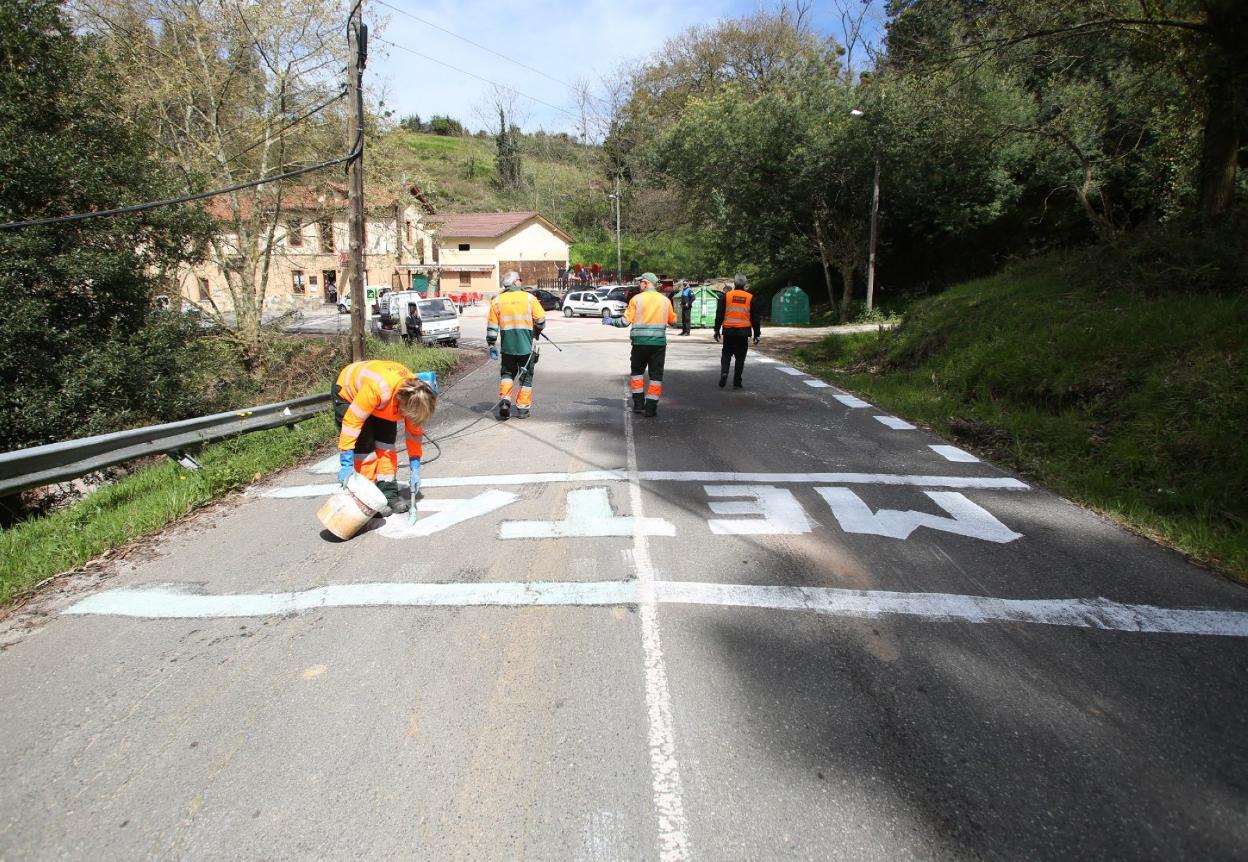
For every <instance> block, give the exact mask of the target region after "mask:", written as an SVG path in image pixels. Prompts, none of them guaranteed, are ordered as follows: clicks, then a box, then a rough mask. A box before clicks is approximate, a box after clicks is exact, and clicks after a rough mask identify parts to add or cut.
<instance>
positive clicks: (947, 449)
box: [927, 446, 979, 464]
mask: <svg viewBox="0 0 1248 862" xmlns="http://www.w3.org/2000/svg"><path fill="white" fill-rule="evenodd" d="M927 448H928V449H931V450H932V451H933V452H935V453H936V454H937V455H939V456H940V457H942V458H944V459H945V460H946V461H959V462H961V463H963V464H973V463H976V462H978V461H979V459H978V458H976V457H975V456H974V455H972V454H971V453H970V452H963V451H962V450H961V449H959V448H958V447H957V446H928V447H927Z"/></svg>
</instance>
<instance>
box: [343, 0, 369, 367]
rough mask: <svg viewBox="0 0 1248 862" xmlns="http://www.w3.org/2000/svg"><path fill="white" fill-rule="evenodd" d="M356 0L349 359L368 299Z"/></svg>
mask: <svg viewBox="0 0 1248 862" xmlns="http://www.w3.org/2000/svg"><path fill="white" fill-rule="evenodd" d="M363 5H364V0H358V2H357V3H356V4H355V6H354V7H353V8H352V10H351V20H350V21H349V22H348V23H347V100H348V101H349V102H350V103H351V123H350V133H349V141H348V146H349V147H350V148H351V150H354V151H355V158H353V159H352V160H351V161H350V162H348V163H347V203H348V206H349V208H350V215H349V217H348V222H347V225H348V232H349V234H350V243H351V246H350V249H351V251H350V258H349V260H348V262H347V277H348V279H349V280H350V283H351V360H352V361H353V362H359V361H360V360H362V359H364V312H365V310H366V308H365V306H366V305H367V303H368V296H367V291H366V290H365V288H366V286H367V284H366V282H367V280H366V279H365V277H364V248H365V243H364V91H363V88H362V87H361V86H360V77H361V75H362V74H363V72H364V63H365V61H366V60H367V58H368V28H366V27H365V26H364V23H363V11H362V9H361V7H362V6H363Z"/></svg>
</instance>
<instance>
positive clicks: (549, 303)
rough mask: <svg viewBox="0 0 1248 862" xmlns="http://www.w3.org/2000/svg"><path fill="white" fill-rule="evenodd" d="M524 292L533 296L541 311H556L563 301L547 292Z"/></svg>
mask: <svg viewBox="0 0 1248 862" xmlns="http://www.w3.org/2000/svg"><path fill="white" fill-rule="evenodd" d="M526 292H527V293H531V294H532V295H533V297H534V298H535V299H536V300H537V301H538V303H539V304H540V305H541V306H542V310H543V311H558V310H559V305H560V303H561V302H562V301H563V300H561V299H560V298H559V297H558V296H557V295H555V294H553V293H551V292H550V291H549V290H537V289H530V290H528V291H526Z"/></svg>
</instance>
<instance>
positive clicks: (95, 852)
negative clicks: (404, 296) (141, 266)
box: [0, 313, 1248, 860]
mask: <svg viewBox="0 0 1248 862" xmlns="http://www.w3.org/2000/svg"><path fill="white" fill-rule="evenodd" d="M465 325H466V327H467V328H468V330H467V332H466V334H469V335H472V334H474V332H473V330H472V327H482V325H483V324H482V321H481V319H480V314H479V313H477V314H473V313H470V314H469V316H468V319H467V320H466V322H465ZM549 333H550V335H551V336H552V337H553V338H555V339H556V341H558V342H559V343H560V344H561V346H563V348H564V352H563V353H557V352H556V351H555V350H553V349H552V348H550V347H546V348H545V349H544V351H543V354H542V359H541V362H540V364H539V366H538V370H537V389H536V398H535V409H534V416H533V417H532V418H531V419H528V420H524V421H521V420H514V419H513V420H512V421H509V422H506V423H500V422H497V421H496V420H495V419H494V418H493V417H492V415H491V413H490V410H491V408H492V407H493V404H494V399H495V392H496V386H497V378H496V374H497V371H496V369H497V366H496V365H493V364H486V365H484V366H482V367H481V368H479V369H477V370H476V371H473V372H472V373H471V374H469V375H467V376H466V377H464V378H463V379H461V380H460V381H459V382H458V383H457V384H456V385H455V386H454V387H453V388H451V389H449V390H448V391H446V392H445V393H444V394H443V397H442V399H441V407H440V409H439V412H438V415H437V417H436V419H435V420H434V421H433V422H432V423H431V425H430V427H429V432H430V434H431V436H432V437H433V438H435V439H436V441H437V442H438V445H439V446H440V449H441V455H440V457H437V459H436V460H431V461H430V463H428V465H427V466H426V469H425V477H426V489H425V499H424V501H422V509H423V510H424V511H423V512H422V515H421V518H420V520H419V522H418V524H417V526H416V527H415V528H408V527H406V520H405V516H398V517H397V519H396V520H395V521H394V522H393V523H389V524H387V523H383V522H382V521H381V520H380V519H376V520H375V521H374V523H373V524H372V525H371V529H370V530H369V532H367V533H366V534H364V535H361V536H359V537H357V538H356V539H354V540H352V541H351V542H348V543H341V542H337V541H334V540H332V539H331V538H329V537H328V536H327V535H326V534H324V533H323V532H322V531H321V529H320V526H319V524H318V523H317V522H316V519H315V512H316V510H317V508H318V507H319V505H320V503H321V501H322V499H323V497H324V491H325V488H324V487H323V486H324V485H326V483H332V480H333V476H332V475H329V474H327V473H326V472H325V471H326V469H327V468H326V467H325V466H324V465H323V464H320V463H318V464H309V465H307V467H305V468H303V469H298V470H292V471H289V472H287V473H284V474H282V475H280V476H277V477H274V478H273V479H272V480H270V481H267V482H265V483H264V484H262V485H259V486H257V487H256V488H254V489H252V491H251V492H250V493H249V495H248V496H247V497H246V498H245V499H244V500H242V501H241V502H239V503H237V504H235V505H229V506H222V507H219V508H217V509H215V510H213V511H211V512H208V513H205V514H203V515H201V516H199V517H197V518H195V519H193V520H191V521H190V522H188V523H186V524H184V525H183V526H181V527H179V528H177V529H176V530H173V531H171V532H170V533H169V534H168V535H166V536H165V537H162V538H161V539H160V540H159V541H158V542H156V543H155V544H154V545H153V547H152V548H151V549H150V551H149V552H148V553H146V554H143V555H142V557H141V558H140V559H131V560H130V561H128V562H127V563H125V564H124V565H122V566H120V567H119V570H118V571H117V572H116V574H115V575H114V576H112V577H109V578H106V579H96V580H91V581H89V582H87V583H88V584H89V585H86V586H83V585H81V582H80V585H79V586H74V585H72V584H71V585H69V586H63V587H61V592H59V593H57V594H54V595H51V596H49V597H47V598H46V599H45V600H44V601H43V602H42V603H41V604H37V605H36V610H37V613H38V614H40V616H39V617H38V618H37V619H35V620H34V621H33V622H32V620H31V615H30V614H27V615H26V617H25V619H26V624H28V625H33V628H31V630H30V631H28V632H26V633H24V634H22V635H21V636H20V637H12V638H11V640H12V641H13V642H12V643H11V645H10V646H9V647H8V648H7V649H6V650H4V651H3V652H0V722H2V726H3V728H4V731H3V733H0V764H2V767H0V768H2V769H3V781H0V858H5V859H22V858H138V857H166V858H167V857H179V858H209V859H216V858H221V859H224V858H231V859H233V858H244V857H245V858H276V859H282V858H306V857H316V858H341V857H353V858H362V857H364V858H426V859H441V858H453V859H498V858H506V859H514V858H531V859H553V858H558V859H564V858H567V859H589V860H606V859H649V858H656V857H661V858H669V859H681V858H690V859H762V858H777V857H794V858H806V859H828V858H844V859H889V860H891V859H899V858H921V859H976V858H990V859H1001V858H1027V859H1070V858H1118V859H1148V858H1151V859H1184V858H1190V859H1234V858H1239V859H1242V858H1245V856H1246V855H1248V742H1246V741H1245V736H1244V732H1243V716H1244V715H1245V714H1248V686H1245V684H1244V681H1245V679H1248V591H1245V590H1244V589H1242V588H1239V587H1236V586H1234V585H1232V584H1230V583H1228V582H1226V581H1224V580H1221V579H1219V578H1218V577H1216V576H1214V575H1211V574H1209V573H1208V572H1205V571H1203V570H1201V569H1199V568H1197V567H1195V566H1192V565H1190V564H1188V563H1186V562H1185V561H1184V560H1183V559H1182V558H1180V557H1179V556H1178V555H1176V554H1173V553H1171V552H1168V551H1166V550H1163V549H1161V548H1158V547H1156V546H1154V545H1152V544H1151V543H1149V542H1147V541H1145V540H1143V539H1140V538H1138V537H1135V536H1132V535H1129V534H1127V533H1125V532H1124V531H1122V530H1120V529H1117V528H1116V527H1114V526H1112V525H1111V524H1109V523H1107V522H1106V521H1104V520H1102V519H1101V518H1099V517H1096V516H1094V515H1091V514H1089V513H1087V512H1085V511H1083V510H1081V509H1079V508H1078V507H1076V506H1074V505H1072V504H1071V503H1069V502H1066V501H1064V500H1062V499H1060V498H1058V497H1055V496H1053V495H1051V494H1049V493H1047V492H1045V491H1043V490H1041V489H1037V488H1035V487H1032V486H1030V485H1029V484H1028V483H1025V482H1023V481H1021V480H1019V479H1017V478H1016V477H1013V476H1011V475H1009V474H1006V473H1003V472H1002V471H1000V470H998V469H996V468H994V467H992V466H991V465H988V464H984V463H980V462H976V461H973V460H965V459H966V457H967V456H965V455H960V454H959V453H958V452H957V451H956V450H942V451H937V450H934V449H932V448H931V447H932V446H942V445H945V444H944V441H941V440H939V439H937V438H935V437H933V436H932V435H930V434H928V433H927V432H925V431H923V430H918V429H912V428H905V427H889V426H890V425H894V426H895V425H904V423H899V422H896V421H891V420H892V418H891V417H887V415H886V414H885V413H884V412H883V411H881V410H878V409H875V408H873V407H871V406H870V405H866V404H864V403H862V402H857V401H856V400H855V399H852V398H848V397H846V396H845V394H844V393H841V392H839V391H838V390H836V389H835V388H832V387H826V386H816V385H812V381H810V379H809V378H806V377H805V376H804V375H802V374H800V373H796V372H794V371H793V370H792V369H789V370H785V368H784V367H783V366H782V365H781V364H779V363H777V362H774V361H772V362H770V363H765V362H763V361H762V360H761V358H760V357H759V356H758V354H757V353H753V352H752V353H751V362H750V365H749V367H748V369H747V374H746V388H745V389H744V390H742V391H739V392H738V391H733V390H732V389H727V390H720V389H719V388H717V387H716V385H715V381H716V377H717V368H716V363H717V357H718V348H717V346H716V345H714V344H712V343H711V342H710V338H709V334H707V333H700V334H697V335H695V336H694V337H691V338H687V339H686V338H679V337H673V338H672V339H671V347H669V353H668V361H667V379H666V381H665V387H666V392H665V396H664V399H663V402H662V406H661V408H660V415H659V417H658V418H657V419H644V418H642V417H640V416H638V417H634V416H633V415H632V414H630V413H628V412H627V411H626V409H625V405H626V401H625V394H626V388H627V371H628V368H627V355H628V343H627V333H626V332H625V331H621V330H608V329H603V328H602V327H600V326H599V325H598V323H597V322H596V321H593V320H574V321H568V320H563V319H555V320H553V321H552V324H551V326H550V328H549ZM764 335H766V333H765V332H764ZM881 416H882V417H885V419H887V420H890V421H889V424H885V422H883V421H881V420H880V419H878V418H876V417H881ZM429 452H430V454H432V452H433V447H429ZM942 452H943V454H942ZM949 458H954V459H959V460H949ZM328 469H332V467H330V468H328ZM10 634H12V632H11V631H10Z"/></svg>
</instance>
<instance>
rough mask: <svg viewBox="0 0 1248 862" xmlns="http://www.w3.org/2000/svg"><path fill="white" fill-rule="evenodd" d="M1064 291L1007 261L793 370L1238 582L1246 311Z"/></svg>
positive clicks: (1244, 525)
mask: <svg viewBox="0 0 1248 862" xmlns="http://www.w3.org/2000/svg"><path fill="white" fill-rule="evenodd" d="M1078 283H1079V279H1078V275H1077V273H1073V272H1071V271H1070V269H1069V268H1068V264H1066V263H1065V262H1064V261H1063V260H1062V259H1059V258H1051V259H1048V260H1046V261H1043V262H1039V263H1035V264H1031V265H1029V266H1027V267H1018V268H1015V269H1012V270H1009V271H1006V272H1004V273H1001V274H998V275H996V276H993V277H990V278H985V279H980V280H977V281H972V282H968V283H966V284H962V285H958V286H957V287H954V288H952V289H950V290H948V291H946V292H945V293H943V294H941V295H940V296H937V297H933V298H931V299H928V300H924V301H922V302H920V303H917V304H916V305H915V306H914V307H913V308H912V309H911V310H910V312H909V314H908V315H907V317H906V319H905V321H904V322H903V323H902V325H901V326H900V327H898V328H897V329H894V330H890V331H886V332H883V333H877V332H868V333H859V334H854V335H848V336H830V337H829V338H827V339H825V340H824V341H822V342H820V343H819V344H817V345H812V346H810V347H806V348H803V349H801V350H799V351H798V352H797V354H796V357H795V361H796V362H797V363H798V364H799V365H802V366H803V367H805V368H806V369H807V370H809V371H811V372H812V373H814V374H817V375H819V376H821V377H824V378H825V379H829V380H833V381H834V382H835V383H836V384H837V385H839V386H843V387H844V388H846V389H849V390H852V391H855V392H857V393H859V394H861V395H862V396H863V397H866V398H870V399H871V400H872V401H874V402H875V403H876V404H879V405H880V406H881V407H884V408H887V409H888V410H890V411H892V412H894V413H896V414H898V415H900V416H903V417H905V418H907V419H911V420H917V421H919V422H921V423H923V424H926V425H928V426H929V427H931V428H932V429H933V430H935V431H936V432H938V433H940V434H942V435H946V436H949V437H953V438H955V439H957V440H958V441H959V442H961V443H963V444H965V445H967V446H968V447H969V448H973V449H976V450H978V451H979V452H981V453H982V454H984V455H986V456H988V457H990V458H992V459H993V460H995V461H997V462H998V463H1001V464H1003V465H1006V466H1008V467H1010V468H1011V469H1014V470H1016V471H1018V472H1019V473H1022V474H1024V475H1026V476H1028V477H1030V478H1032V479H1034V480H1035V481H1037V482H1039V483H1041V484H1043V485H1045V486H1047V487H1049V488H1051V489H1053V490H1054V491H1056V492H1057V493H1059V494H1062V495H1064V496H1067V497H1070V498H1071V499H1073V500H1076V501H1078V502H1080V503H1083V504H1085V505H1088V506H1090V507H1092V508H1094V509H1097V510H1099V511H1102V512H1104V513H1106V514H1108V515H1110V516H1111V517H1113V518H1115V519H1117V520H1118V521H1120V522H1121V523H1123V524H1126V525H1128V526H1130V527H1132V528H1133V529H1135V530H1137V531H1139V532H1141V533H1144V534H1145V535H1148V536H1151V537H1153V538H1156V539H1159V540H1161V541H1163V542H1165V543H1167V544H1170V545H1172V546H1174V547H1176V548H1179V549H1180V550H1183V551H1184V552H1186V553H1188V554H1190V555H1191V556H1193V557H1195V558H1196V559H1198V560H1201V561H1202V562H1205V563H1206V564H1208V565H1210V566H1212V567H1214V568H1216V569H1219V570H1221V571H1222V572H1224V573H1226V574H1228V575H1230V576H1231V577H1233V578H1235V579H1237V580H1239V581H1242V582H1245V583H1248V492H1246V491H1245V489H1248V447H1246V446H1245V445H1244V443H1243V429H1244V428H1245V427H1248V342H1246V341H1245V339H1244V337H1243V333H1244V332H1245V331H1248V302H1246V301H1245V299H1244V298H1243V297H1242V296H1240V297H1236V296H1225V295H1211V294H1196V295H1192V294H1187V295H1184V294H1177V293H1175V294H1167V295H1160V296H1159V295H1151V296H1149V295H1141V294H1140V293H1138V292H1134V291H1129V290H1125V289H1120V288H1112V289H1105V290H1096V289H1091V288H1088V287H1086V286H1083V287H1079V286H1075V285H1076V284H1078Z"/></svg>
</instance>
